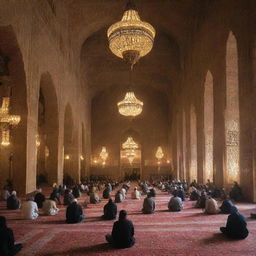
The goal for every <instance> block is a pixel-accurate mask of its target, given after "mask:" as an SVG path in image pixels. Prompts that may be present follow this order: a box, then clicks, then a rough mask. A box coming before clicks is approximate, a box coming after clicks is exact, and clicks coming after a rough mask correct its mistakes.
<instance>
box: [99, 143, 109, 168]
mask: <svg viewBox="0 0 256 256" xmlns="http://www.w3.org/2000/svg"><path fill="white" fill-rule="evenodd" d="M100 158H101V159H102V164H103V165H105V164H106V160H107V158H108V152H107V149H106V147H102V149H101V152H100Z"/></svg>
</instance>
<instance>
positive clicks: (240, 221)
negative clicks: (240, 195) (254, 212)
mask: <svg viewBox="0 0 256 256" xmlns="http://www.w3.org/2000/svg"><path fill="white" fill-rule="evenodd" d="M220 231H221V232H222V233H223V234H224V235H226V236H228V237H230V238H235V239H245V238H246V237H247V236H248V234H249V231H248V229H247V222H246V219H245V217H244V215H242V214H241V213H239V211H238V210H237V208H236V207H235V206H232V208H231V214H230V215H229V216H228V220H227V224H226V227H221V228H220Z"/></svg>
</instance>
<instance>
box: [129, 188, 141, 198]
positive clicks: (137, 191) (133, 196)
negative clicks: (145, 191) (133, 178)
mask: <svg viewBox="0 0 256 256" xmlns="http://www.w3.org/2000/svg"><path fill="white" fill-rule="evenodd" d="M131 197H132V199H138V200H140V198H141V194H140V191H139V190H138V188H137V187H135V188H134V191H133V192H132V194H131Z"/></svg>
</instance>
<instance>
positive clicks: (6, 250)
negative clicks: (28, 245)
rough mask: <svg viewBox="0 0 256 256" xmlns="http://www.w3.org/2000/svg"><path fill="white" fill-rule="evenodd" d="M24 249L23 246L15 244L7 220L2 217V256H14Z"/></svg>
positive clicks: (0, 253) (0, 241)
mask: <svg viewBox="0 0 256 256" xmlns="http://www.w3.org/2000/svg"><path fill="white" fill-rule="evenodd" d="M21 248H22V244H15V240H14V235H13V231H12V229H10V228H8V227H7V225H6V218H5V217H4V216H0V255H1V256H14V255H15V254H17V253H18V252H19V251H20V250H21Z"/></svg>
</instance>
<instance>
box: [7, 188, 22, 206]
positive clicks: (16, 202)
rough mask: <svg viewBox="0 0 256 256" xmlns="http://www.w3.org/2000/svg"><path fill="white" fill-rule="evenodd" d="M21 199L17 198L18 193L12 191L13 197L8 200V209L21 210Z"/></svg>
mask: <svg viewBox="0 0 256 256" xmlns="http://www.w3.org/2000/svg"><path fill="white" fill-rule="evenodd" d="M20 205H21V203H20V199H19V198H18V197H17V193H16V191H12V193H11V195H10V196H9V197H8V199H7V209H8V210H17V209H19V208H20Z"/></svg>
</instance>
